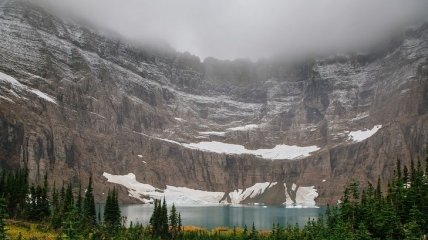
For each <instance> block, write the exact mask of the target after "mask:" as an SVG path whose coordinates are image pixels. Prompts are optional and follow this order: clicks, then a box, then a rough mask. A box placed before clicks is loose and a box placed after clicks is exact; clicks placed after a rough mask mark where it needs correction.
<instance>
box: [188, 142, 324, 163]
mask: <svg viewBox="0 0 428 240" xmlns="http://www.w3.org/2000/svg"><path fill="white" fill-rule="evenodd" d="M182 145H183V146H184V147H187V148H193V149H198V150H202V151H209V152H215V153H226V154H251V155H256V156H258V157H261V158H264V159H270V160H278V159H296V158H300V157H307V156H310V153H312V152H315V151H318V150H319V149H320V148H319V147H317V146H307V147H299V146H289V145H276V146H275V147H274V148H271V149H256V150H250V149H246V148H245V147H244V146H242V145H237V144H230V143H222V142H216V141H212V142H199V143H183V144H182Z"/></svg>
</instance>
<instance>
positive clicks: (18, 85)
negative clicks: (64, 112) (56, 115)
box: [0, 72, 57, 104]
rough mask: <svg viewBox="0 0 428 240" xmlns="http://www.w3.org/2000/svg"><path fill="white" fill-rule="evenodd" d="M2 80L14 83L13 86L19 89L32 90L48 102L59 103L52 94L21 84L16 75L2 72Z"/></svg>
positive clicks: (0, 78)
mask: <svg viewBox="0 0 428 240" xmlns="http://www.w3.org/2000/svg"><path fill="white" fill-rule="evenodd" d="M0 80H1V81H3V82H8V83H10V84H12V86H13V87H15V88H19V89H23V90H26V91H29V92H32V93H34V94H36V95H37V96H38V97H39V98H42V99H44V100H46V101H48V102H52V103H55V104H57V103H56V101H55V99H54V98H52V97H51V96H49V95H48V94H46V93H44V92H42V91H40V90H38V89H34V88H30V87H27V86H25V85H23V84H21V83H20V82H19V81H18V80H16V79H15V78H14V77H12V76H10V75H7V74H5V73H2V72H0Z"/></svg>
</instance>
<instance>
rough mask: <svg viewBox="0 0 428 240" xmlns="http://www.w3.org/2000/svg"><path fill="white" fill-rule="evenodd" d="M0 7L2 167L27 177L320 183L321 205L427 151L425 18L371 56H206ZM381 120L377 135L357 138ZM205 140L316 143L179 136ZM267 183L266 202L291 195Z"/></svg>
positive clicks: (26, 9) (101, 183)
mask: <svg viewBox="0 0 428 240" xmlns="http://www.w3.org/2000/svg"><path fill="white" fill-rule="evenodd" d="M0 12H1V14H0V39H1V42H2V43H1V45H0V164H1V167H3V168H14V167H19V166H27V167H28V168H29V169H30V178H31V180H32V181H39V179H40V176H43V174H44V173H45V172H46V171H48V173H49V175H50V179H51V182H54V181H55V182H56V183H57V184H58V183H61V182H62V181H66V182H72V183H73V184H75V185H76V187H77V186H78V182H79V181H82V183H83V184H86V181H87V179H88V176H89V175H90V174H92V175H93V177H94V181H95V190H96V198H97V201H104V196H103V192H106V189H107V188H108V187H110V186H111V185H110V184H109V183H107V182H106V179H105V178H104V177H103V176H102V175H103V173H104V172H108V173H111V174H128V173H134V174H135V175H136V178H137V180H138V181H139V182H142V183H147V184H151V185H153V186H156V187H159V188H164V187H165V186H166V185H172V186H179V187H188V188H193V189H200V190H206V191H219V192H231V191H233V190H235V189H245V188H247V187H249V186H252V185H254V184H255V183H261V182H279V183H286V184H288V185H289V186H291V184H293V183H295V184H296V185H297V186H315V188H316V189H317V190H318V194H319V196H318V198H317V199H316V201H317V203H318V204H325V203H328V202H334V201H336V200H337V199H338V198H339V196H340V194H341V192H342V190H343V186H344V185H345V184H346V183H348V182H349V181H350V180H351V179H355V180H358V181H360V182H361V183H362V184H364V183H367V182H368V181H369V182H375V181H376V180H377V178H378V176H380V177H381V179H382V180H384V183H385V182H386V180H387V179H388V178H389V177H390V176H391V175H392V174H393V169H394V168H395V162H396V159H397V158H400V159H402V161H403V162H405V163H408V162H409V161H410V159H416V158H417V157H418V156H421V157H424V156H425V151H426V143H427V140H428V139H427V138H428V137H427V136H428V134H427V132H428V114H427V113H428V59H427V56H428V25H423V26H421V27H420V28H418V29H415V30H411V31H408V32H407V33H406V34H405V35H403V36H401V37H400V38H399V39H398V40H395V41H394V42H392V43H391V44H388V45H387V46H386V47H384V48H382V49H380V50H376V51H373V52H372V53H368V54H349V55H344V56H334V57H325V58H318V59H313V60H302V61H299V62H287V61H283V60H280V59H271V60H266V61H263V62H262V61H260V62H257V63H253V62H248V61H243V60H237V61H219V60H215V59H206V60H205V61H204V62H200V61H199V59H198V58H197V57H194V56H191V55H189V54H182V53H177V52H175V51H174V50H172V49H169V48H167V47H150V48H148V47H140V46H135V45H132V44H130V43H127V42H126V41H124V40H121V39H120V38H118V37H111V36H109V37H107V36H104V35H103V34H99V33H97V32H96V31H92V30H90V29H88V28H85V27H82V26H80V25H78V24H76V23H73V22H69V21H65V20H63V19H60V18H58V17H55V16H54V15H51V14H48V13H46V12H45V11H44V10H43V9H40V8H38V7H35V6H31V5H28V4H26V3H21V2H19V1H10V2H9V1H5V0H0ZM250 124H251V125H250ZM246 125H247V126H250V127H243V126H246ZM375 125H382V128H380V130H379V131H377V132H376V133H374V134H373V135H372V136H370V137H369V138H367V139H363V140H362V141H359V142H357V141H351V140H350V139H349V132H350V131H357V130H364V129H372V128H373V126H375ZM236 127H238V128H236ZM203 141H205V142H209V141H217V142H222V143H229V144H237V145H242V146H245V148H246V149H270V148H273V147H275V146H276V145H281V144H286V145H297V146H302V147H303V146H318V147H319V148H320V149H319V150H318V151H315V152H312V153H311V154H310V156H307V157H298V158H295V159H281V160H274V161H272V160H267V159H263V158H261V157H260V156H257V155H252V154H222V153H215V152H209V151H201V150H198V149H195V148H190V147H186V145H185V144H188V143H198V142H203ZM279 185H280V184H278V186H279ZM271 189H272V190H270V191H267V194H266V196H259V197H258V199H259V200H260V199H262V201H264V202H266V203H271V204H281V203H283V202H284V196H283V195H284V194H283V193H281V194H277V193H275V191H274V189H276V188H271ZM287 189H290V187H287ZM121 193H122V196H121V198H122V200H123V201H127V202H130V201H133V200H132V199H130V198H128V197H127V192H126V191H125V189H122V191H121ZM291 195H293V194H289V193H288V197H291V198H293V197H292V196H291ZM254 201H256V200H254ZM245 202H251V201H250V200H247V201H245Z"/></svg>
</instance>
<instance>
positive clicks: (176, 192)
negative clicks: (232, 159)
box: [103, 161, 277, 206]
mask: <svg viewBox="0 0 428 240" xmlns="http://www.w3.org/2000/svg"><path fill="white" fill-rule="evenodd" d="M143 162H144V161H143ZM144 163H145V162H144ZM103 176H104V177H105V178H107V181H108V182H110V183H116V184H120V185H122V186H124V187H126V188H127V189H128V193H129V196H130V197H134V198H136V199H138V200H140V201H141V202H143V203H152V202H153V201H154V199H162V198H164V197H165V200H166V201H167V202H168V203H169V204H172V203H174V204H175V205H179V206H192V205H218V204H223V203H226V202H220V201H221V200H222V199H223V197H224V195H225V193H224V192H209V191H203V190H196V189H191V188H187V187H175V186H170V185H167V186H166V189H158V188H155V187H153V186H152V185H150V184H144V183H140V182H138V181H137V180H136V177H135V174H133V173H129V174H127V175H112V174H109V173H106V172H104V173H103ZM276 184H277V182H272V183H270V182H264V183H256V184H254V185H253V186H251V187H248V188H246V189H245V190H243V189H237V190H235V191H233V192H230V193H229V197H230V199H231V203H232V204H239V203H241V202H242V201H244V200H245V199H248V198H255V197H257V196H259V195H261V194H263V193H264V192H265V191H266V190H267V189H269V188H271V187H273V186H275V185H276Z"/></svg>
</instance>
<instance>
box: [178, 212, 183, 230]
mask: <svg viewBox="0 0 428 240" xmlns="http://www.w3.org/2000/svg"><path fill="white" fill-rule="evenodd" d="M181 231H183V224H182V222H181V213H178V232H179V233H180V232H181Z"/></svg>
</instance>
